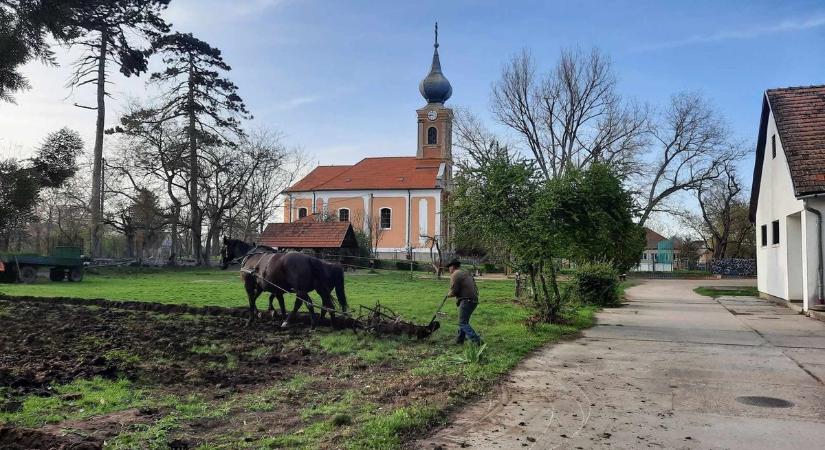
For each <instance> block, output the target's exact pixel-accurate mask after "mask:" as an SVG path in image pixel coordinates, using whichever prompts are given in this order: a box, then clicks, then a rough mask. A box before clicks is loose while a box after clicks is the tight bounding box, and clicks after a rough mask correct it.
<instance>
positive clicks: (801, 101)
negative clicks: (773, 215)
mask: <svg viewBox="0 0 825 450" xmlns="http://www.w3.org/2000/svg"><path fill="white" fill-rule="evenodd" d="M769 125H772V128H773V129H774V130H775V131H773V132H772V133H768V126H769ZM774 134H775V135H776V136H777V137H776V139H777V141H778V143H777V146H778V147H779V146H780V145H779V142H781V149H782V152H783V157H784V159H785V160H786V167H787V171H788V175H789V176H790V178H791V183H792V188H793V195H794V197H796V198H799V197H804V196H807V195H812V194H819V193H823V192H825V86H808V87H794V88H782V89H770V90H768V91H766V92H765V96H764V97H763V100H762V116H761V119H760V124H759V135H758V138H757V144H756V160H755V162H754V170H753V187H752V189H751V201H750V219H751V221H755V220H756V209H757V205H758V203H759V199H760V192H761V185H762V181H763V178H764V177H763V168H764V163H765V161H766V160H771V159H773V157H772V148H771V147H772V141H771V138H772V136H773V135H774ZM777 151H779V149H777ZM766 154H767V155H770V156H771V157H770V158H766V156H765V155H766ZM776 175H778V172H777V173H775V175H774V176H776Z"/></svg>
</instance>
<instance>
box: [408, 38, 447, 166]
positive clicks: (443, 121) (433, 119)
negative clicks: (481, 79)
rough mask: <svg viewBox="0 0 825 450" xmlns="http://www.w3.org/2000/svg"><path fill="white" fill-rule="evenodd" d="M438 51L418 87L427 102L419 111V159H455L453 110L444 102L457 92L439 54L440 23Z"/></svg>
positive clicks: (436, 41)
mask: <svg viewBox="0 0 825 450" xmlns="http://www.w3.org/2000/svg"><path fill="white" fill-rule="evenodd" d="M434 47H435V50H434V51H433V63H432V66H431V67H430V73H429V74H427V76H426V78H424V79H423V80H421V83H420V84H419V85H418V90H419V91H420V92H421V96H422V97H424V99H425V100H427V105H426V106H424V107H423V108H421V109H419V110H418V111H417V112H418V152H417V153H416V155H417V157H418V158H421V159H441V160H446V161H448V162H452V157H453V154H452V135H453V110H452V109H450V108H447V107H445V106H444V102H446V101H447V99H449V98H450V96H451V95H452V94H453V87H452V86H451V85H450V82H449V81H448V80H447V77H445V76H444V73H442V72H441V60H440V58H439V56H438V25H436V29H435V44H434Z"/></svg>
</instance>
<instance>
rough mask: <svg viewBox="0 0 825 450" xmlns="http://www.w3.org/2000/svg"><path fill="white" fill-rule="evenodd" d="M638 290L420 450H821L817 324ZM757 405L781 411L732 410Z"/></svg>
mask: <svg viewBox="0 0 825 450" xmlns="http://www.w3.org/2000/svg"><path fill="white" fill-rule="evenodd" d="M734 284H753V282H752V281H676V280H661V281H649V282H646V283H644V284H641V285H639V286H636V287H633V288H631V289H630V290H629V291H628V298H629V299H630V303H629V305H627V306H625V307H622V308H616V309H607V310H605V311H604V312H602V313H599V315H598V325H597V326H595V327H593V328H591V329H589V330H587V331H586V332H585V333H584V337H583V338H581V339H578V340H575V341H570V342H564V343H560V344H557V345H553V346H549V347H547V348H546V349H544V350H542V351H540V352H539V353H537V354H536V355H534V356H533V357H531V358H528V359H527V360H525V361H524V362H523V363H522V364H521V365H520V366H519V367H518V368H517V369H516V370H515V371H514V372H513V374H512V375H511V376H510V377H509V379H508V380H506V382H504V383H502V385H501V386H500V387H499V388H498V389H497V390H496V391H495V392H494V393H492V394H491V395H490V397H489V398H485V399H482V400H481V401H479V402H477V403H475V404H473V405H470V406H469V407H467V408H465V409H464V410H462V411H460V412H458V413H457V414H456V416H455V420H454V423H453V424H452V425H451V426H449V427H448V428H445V429H443V430H440V431H438V432H437V433H435V434H434V435H433V436H432V437H431V438H429V439H426V440H423V441H421V442H419V443H417V446H416V448H423V449H429V448H434V447H437V446H441V447H442V448H445V449H453V448H460V447H462V446H464V447H469V448H475V449H478V448H484V449H487V448H490V449H524V448H528V449H550V448H580V449H590V448H607V447H610V448H634V449H635V448H668V449H671V448H691V449H693V448H700V449H717V448H718V449H725V448H730V449H749V450H750V449H793V450H802V449H822V448H825V385H823V381H825V323H822V322H819V321H816V320H813V319H810V318H806V317H803V316H800V315H798V314H795V313H793V312H791V311H790V310H788V309H785V308H782V307H779V306H775V305H773V304H771V303H768V302H766V301H763V300H759V299H755V298H750V297H738V298H737V297H729V298H724V297H723V298H720V299H718V300H714V299H711V298H708V297H702V296H699V295H696V294H694V293H693V291H692V289H693V288H695V287H698V286H702V285H704V286H708V285H714V286H720V285H734ZM743 396H768V397H775V398H779V399H783V400H787V401H789V402H792V403H793V406H790V407H784V408H776V407H771V408H769V407H764V406H752V405H748V404H743V403H742V402H741V401H739V400H738V399H737V398H738V397H743Z"/></svg>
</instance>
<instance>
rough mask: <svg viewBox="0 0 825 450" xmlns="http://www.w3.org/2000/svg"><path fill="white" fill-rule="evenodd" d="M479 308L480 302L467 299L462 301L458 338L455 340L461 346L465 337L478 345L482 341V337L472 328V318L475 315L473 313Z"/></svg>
mask: <svg viewBox="0 0 825 450" xmlns="http://www.w3.org/2000/svg"><path fill="white" fill-rule="evenodd" d="M477 306H478V302H476V301H472V300H466V299H464V300H461V303H460V304H459V306H458V337H456V339H455V340H456V342H458V343H459V344H461V343H463V342H464V338H465V337H466V338H469V339H470V340H471V341H473V342H475V343H476V344H477V343H479V341H481V337H479V335H478V334H477V333H476V331H475V330H473V327H471V326H470V316H471V315H473V311H475V310H476V307H477Z"/></svg>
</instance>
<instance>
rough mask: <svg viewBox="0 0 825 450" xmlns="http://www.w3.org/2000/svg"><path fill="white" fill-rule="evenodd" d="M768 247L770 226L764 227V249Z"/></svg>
mask: <svg viewBox="0 0 825 450" xmlns="http://www.w3.org/2000/svg"><path fill="white" fill-rule="evenodd" d="M767 246H768V226H767V225H762V247H767Z"/></svg>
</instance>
